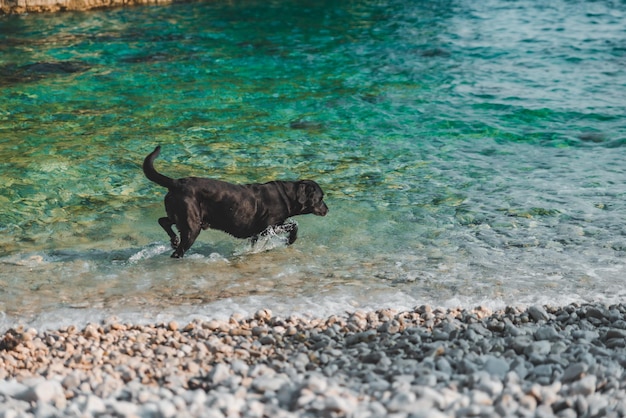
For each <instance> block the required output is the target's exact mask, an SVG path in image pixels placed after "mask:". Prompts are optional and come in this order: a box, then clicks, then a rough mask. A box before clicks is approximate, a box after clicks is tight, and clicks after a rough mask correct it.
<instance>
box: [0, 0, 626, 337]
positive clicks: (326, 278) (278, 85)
mask: <svg viewBox="0 0 626 418" xmlns="http://www.w3.org/2000/svg"><path fill="white" fill-rule="evenodd" d="M625 35H626V4H625V3H623V2H610V1H598V2H582V1H579V2H576V1H574V2H571V1H564V0H562V1H556V2H550V4H549V5H547V4H545V2H541V1H532V0H527V1H521V2H507V1H495V0H488V1H485V2H474V1H462V0H459V1H424V2H412V1H406V0H397V1H394V0H388V1H373V0H372V1H359V2H357V1H341V2H336V1H318V0H316V1H308V0H305V1H302V0H299V1H289V0H279V1H275V2H269V3H268V2H260V1H258V2H257V1H234V2H193V3H186V4H173V5H166V6H147V7H136V8H126V9H114V10H107V11H92V12H87V13H63V14H55V15H25V16H8V17H6V16H5V17H0V161H2V164H1V165H0V184H2V187H0V311H2V312H3V314H4V315H3V318H4V320H3V326H4V327H8V326H11V325H12V324H14V323H16V322H24V323H32V324H51V323H56V322H64V321H77V320H88V319H93V318H99V317H102V316H108V315H111V314H117V315H122V316H124V315H127V316H128V317H130V318H132V319H134V320H139V319H145V320H154V319H159V318H169V317H181V316H183V317H194V316H203V317H214V316H220V315H222V316H226V315H229V314H230V313H232V312H239V311H242V312H250V311H253V310H254V309H256V308H258V307H261V306H264V307H269V308H271V309H272V310H273V311H274V312H275V313H278V314H283V315H288V314H290V313H297V314H323V313H331V312H332V313H335V312H342V311H344V310H353V309H362V308H367V307H382V306H389V307H395V308H403V307H411V306H413V305H419V304H425V303H428V304H434V305H441V306H473V305H477V304H483V305H487V306H493V307H498V306H503V305H504V304H527V303H566V302H570V301H588V300H603V301H607V302H610V301H615V300H620V301H623V300H624V297H625V296H626V291H624V286H623V283H624V278H625V277H626V276H625V273H626V268H625V266H624V261H623V260H624V256H625V255H626V225H625V223H624V222H625V221H624V220H625V219H626V205H625V203H624V200H625V194H626V193H625V184H626V170H625V168H624V162H623V161H624V153H625V152H626V121H625V119H624V115H625V114H626V98H625V96H624V91H625V89H626V71H624V70H623V69H624V65H625V64H626V36H625ZM157 144H161V145H162V147H163V150H162V153H161V157H160V158H159V159H158V160H157V162H156V166H157V168H158V169H159V170H160V171H162V172H164V173H166V174H168V175H170V176H173V177H183V176H188V175H197V176H207V177H213V178H219V179H222V180H226V181H231V182H241V183H245V182H263V181H269V180H272V179H297V178H311V179H314V180H316V181H317V182H318V183H320V184H321V185H322V187H323V188H324V190H325V192H326V194H327V199H326V200H327V203H328V205H329V207H330V213H329V215H328V216H327V217H325V218H320V217H313V216H303V217H298V218H297V221H298V222H299V225H300V234H299V239H298V241H297V242H296V244H295V245H293V246H291V247H286V246H285V245H284V244H283V242H282V241H281V240H280V239H277V238H274V239H271V240H268V241H267V242H264V243H261V244H262V245H261V247H259V248H256V249H254V250H253V249H251V248H250V245H249V244H248V243H247V242H246V241H241V240H237V239H234V238H231V237H229V236H227V235H226V234H224V233H221V232H217V231H205V232H203V233H202V234H201V235H200V238H199V240H198V241H197V242H196V244H195V245H194V246H193V247H192V250H191V251H190V252H189V254H188V255H189V256H188V257H186V258H185V259H184V260H171V259H170V258H169V254H170V251H171V250H170V249H169V248H168V240H167V236H166V235H165V233H164V232H163V231H162V230H161V228H160V227H159V226H158V224H157V222H156V220H157V219H158V218H159V217H160V216H163V213H164V212H163V207H162V198H163V196H164V194H165V193H164V190H163V189H162V188H160V187H159V186H157V185H155V184H153V183H150V182H149V181H148V180H147V179H145V177H144V176H143V173H142V171H141V162H142V160H143V158H144V157H145V155H147V154H148V153H149V152H150V151H151V150H152V149H153V148H154V146H155V145H157Z"/></svg>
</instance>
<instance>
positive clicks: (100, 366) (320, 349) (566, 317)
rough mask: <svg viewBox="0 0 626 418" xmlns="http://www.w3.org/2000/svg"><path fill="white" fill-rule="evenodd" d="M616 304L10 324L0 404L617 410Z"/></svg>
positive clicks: (311, 410)
mask: <svg viewBox="0 0 626 418" xmlns="http://www.w3.org/2000/svg"><path fill="white" fill-rule="evenodd" d="M625 314H626V305H625V304H619V305H611V306H606V305H603V304H586V305H578V304H573V305H567V306H562V307H549V306H530V307H528V308H524V309H519V308H513V307H509V308H506V309H504V310H501V311H497V312H491V311H489V310H487V309H484V308H476V309H471V310H469V309H438V308H432V307H429V306H421V307H417V308H415V309H414V310H411V311H402V312H397V311H394V310H391V309H384V310H378V311H369V312H361V311H356V312H350V313H345V314H344V315H333V316H329V317H326V318H302V317H287V318H280V317H277V316H273V315H272V312H271V311H270V310H268V309H262V310H259V311H258V312H256V313H255V314H254V315H253V316H252V317H243V316H237V315H233V316H232V317H231V318H229V319H228V320H206V321H200V320H194V321H192V322H190V323H188V324H179V323H178V322H175V321H173V322H169V323H164V324H152V325H133V324H130V323H123V322H121V321H120V320H119V319H118V318H115V317H112V318H108V319H106V320H104V321H102V322H101V323H97V324H95V323H90V324H87V325H86V326H85V327H84V328H82V329H78V328H77V327H75V326H68V327H63V328H59V329H50V330H39V331H38V330H35V329H25V328H19V327H18V328H13V329H9V330H8V331H7V332H6V333H4V335H2V336H1V339H0V378H1V380H0V416H2V417H55V416H64V417H91V416H98V417H101V416H112V417H339V416H351V417H430V418H432V417H434V418H437V417H465V416H489V417H491V416H529V417H530V416H532V417H551V416H558V417H578V416H586V417H621V416H625V415H626V378H625V377H626V376H625V375H624V366H625V365H626V318H625Z"/></svg>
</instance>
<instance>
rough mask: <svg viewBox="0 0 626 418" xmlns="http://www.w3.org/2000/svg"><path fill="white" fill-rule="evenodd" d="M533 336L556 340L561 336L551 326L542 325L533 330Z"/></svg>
mask: <svg viewBox="0 0 626 418" xmlns="http://www.w3.org/2000/svg"><path fill="white" fill-rule="evenodd" d="M535 338H536V339H537V340H548V341H556V340H558V339H559V338H561V337H560V335H559V333H558V332H557V331H556V330H555V329H554V328H553V327H551V326H549V325H544V326H542V327H539V329H537V331H535Z"/></svg>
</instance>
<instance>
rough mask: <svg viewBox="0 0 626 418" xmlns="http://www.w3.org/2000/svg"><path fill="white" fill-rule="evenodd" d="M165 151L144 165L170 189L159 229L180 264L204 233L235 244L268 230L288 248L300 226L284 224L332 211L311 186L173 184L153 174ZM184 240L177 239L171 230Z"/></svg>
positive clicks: (152, 155) (194, 179)
mask: <svg viewBox="0 0 626 418" xmlns="http://www.w3.org/2000/svg"><path fill="white" fill-rule="evenodd" d="M160 151H161V147H160V146H158V147H156V148H155V149H154V151H152V152H151V153H150V154H149V155H148V156H147V157H146V158H145V160H144V162H143V171H144V173H145V175H146V177H147V178H148V179H149V180H151V181H153V182H155V183H157V184H159V185H161V186H163V187H166V188H167V189H168V193H167V195H165V211H166V213H167V216H166V217H163V218H160V219H159V225H161V227H162V228H163V229H164V230H165V232H167V234H168V235H169V237H170V242H171V244H172V248H174V253H173V254H172V257H176V258H180V257H182V256H183V255H184V254H185V252H186V251H187V250H189V248H190V247H191V246H192V244H193V243H194V241H195V240H196V238H197V237H198V235H199V234H200V231H201V230H202V229H209V228H211V229H218V230H220V231H224V232H227V233H229V234H230V235H232V236H234V237H237V238H251V239H252V242H253V243H254V242H256V240H257V239H258V237H259V235H263V233H264V232H265V231H266V230H267V229H268V228H269V227H274V228H278V230H280V231H282V232H285V233H289V241H288V243H289V244H293V243H294V242H295V240H296V238H297V234H298V226H297V224H296V223H294V222H289V223H285V221H286V220H287V219H288V218H290V217H292V216H296V215H306V214H309V213H312V214H314V215H318V216H325V215H326V214H327V213H328V206H326V204H325V203H324V200H323V199H324V192H323V191H322V189H321V188H320V186H319V185H318V184H317V183H316V182H314V181H312V180H300V181H270V182H269V183H263V184H256V183H255V184H244V185H238V184H232V183H227V182H225V181H220V180H213V179H208V178H200V177H184V178H180V179H172V178H170V177H167V176H165V175H163V174H161V173H159V172H157V171H156V170H155V168H154V160H155V159H156V158H157V157H158V156H159V153H160ZM174 225H176V229H177V230H178V232H179V234H180V238H179V237H178V236H177V235H176V233H175V232H174V230H173V229H172V226H174Z"/></svg>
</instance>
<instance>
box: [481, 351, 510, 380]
mask: <svg viewBox="0 0 626 418" xmlns="http://www.w3.org/2000/svg"><path fill="white" fill-rule="evenodd" d="M483 370H484V371H486V372H487V373H489V374H490V375H494V376H497V377H498V378H500V379H504V376H505V375H506V374H507V373H508V372H509V363H508V362H507V361H506V360H504V359H502V358H500V357H495V356H492V355H487V356H484V364H483Z"/></svg>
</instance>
